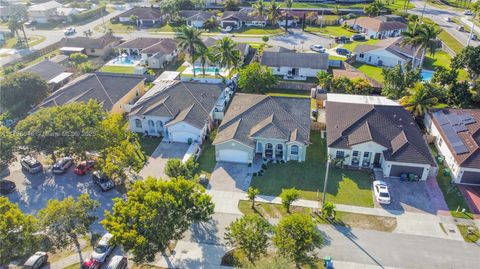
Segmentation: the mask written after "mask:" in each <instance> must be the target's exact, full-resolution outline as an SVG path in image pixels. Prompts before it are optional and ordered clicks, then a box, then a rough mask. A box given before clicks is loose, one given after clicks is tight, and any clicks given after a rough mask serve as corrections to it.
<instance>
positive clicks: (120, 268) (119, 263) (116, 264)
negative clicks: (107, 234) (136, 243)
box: [106, 255, 128, 269]
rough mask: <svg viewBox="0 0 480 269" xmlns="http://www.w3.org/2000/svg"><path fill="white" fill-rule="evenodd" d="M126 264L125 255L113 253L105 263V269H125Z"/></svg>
mask: <svg viewBox="0 0 480 269" xmlns="http://www.w3.org/2000/svg"><path fill="white" fill-rule="evenodd" d="M127 265H128V259H127V257H125V256H120V255H115V256H113V257H112V258H111V259H110V261H109V262H108V264H107V267H106V269H125V268H127Z"/></svg>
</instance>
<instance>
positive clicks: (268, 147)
mask: <svg viewBox="0 0 480 269" xmlns="http://www.w3.org/2000/svg"><path fill="white" fill-rule="evenodd" d="M265 149H266V150H273V145H272V144H270V143H267V144H266V145H265Z"/></svg>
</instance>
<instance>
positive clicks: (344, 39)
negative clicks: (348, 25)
mask: <svg viewBox="0 0 480 269" xmlns="http://www.w3.org/2000/svg"><path fill="white" fill-rule="evenodd" d="M348 42H350V38H348V37H346V36H343V35H342V36H337V37H335V43H339V44H340V43H348Z"/></svg>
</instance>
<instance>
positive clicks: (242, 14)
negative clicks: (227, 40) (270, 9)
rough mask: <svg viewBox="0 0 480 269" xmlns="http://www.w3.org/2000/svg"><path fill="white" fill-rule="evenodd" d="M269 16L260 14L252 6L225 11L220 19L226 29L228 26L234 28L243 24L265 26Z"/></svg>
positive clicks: (221, 24)
mask: <svg viewBox="0 0 480 269" xmlns="http://www.w3.org/2000/svg"><path fill="white" fill-rule="evenodd" d="M267 21H268V16H267V15H263V16H260V15H258V14H257V13H256V12H255V11H254V10H253V9H252V8H242V9H240V10H239V11H225V12H223V15H222V18H221V19H220V26H221V27H222V28H223V29H225V28H227V27H228V26H230V27H232V29H240V28H242V27H243V26H255V27H265V26H267Z"/></svg>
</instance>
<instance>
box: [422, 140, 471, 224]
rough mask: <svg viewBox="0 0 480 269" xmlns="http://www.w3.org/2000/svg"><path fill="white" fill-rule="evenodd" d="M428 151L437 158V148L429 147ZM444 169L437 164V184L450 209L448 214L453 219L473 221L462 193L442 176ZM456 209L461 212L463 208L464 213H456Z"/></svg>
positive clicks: (449, 179)
mask: <svg viewBox="0 0 480 269" xmlns="http://www.w3.org/2000/svg"><path fill="white" fill-rule="evenodd" d="M430 149H431V150H432V152H433V156H434V157H435V158H436V157H437V156H438V151H437V148H436V147H435V146H434V145H430ZM444 169H445V166H444V165H443V163H439V164H438V174H437V182H438V186H439V187H440V190H442V192H443V198H444V199H445V202H446V203H447V206H448V208H449V209H450V213H451V214H452V216H454V217H458V218H468V219H473V215H472V214H471V213H470V208H469V207H468V204H467V203H466V202H465V198H464V197H463V193H462V192H461V191H460V189H459V188H458V186H457V185H456V184H453V183H451V181H452V178H451V177H450V176H448V175H445V174H444ZM457 208H459V209H460V210H462V208H465V210H466V212H465V213H456V210H457Z"/></svg>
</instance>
